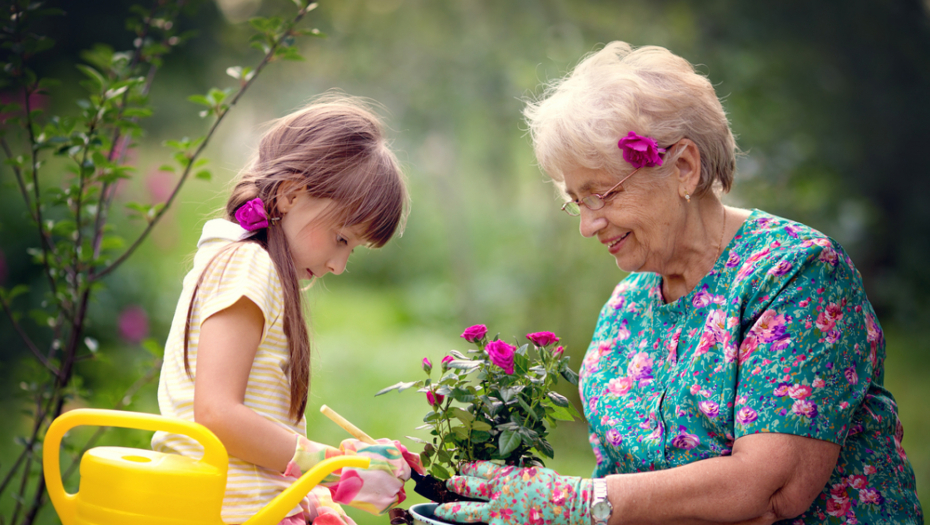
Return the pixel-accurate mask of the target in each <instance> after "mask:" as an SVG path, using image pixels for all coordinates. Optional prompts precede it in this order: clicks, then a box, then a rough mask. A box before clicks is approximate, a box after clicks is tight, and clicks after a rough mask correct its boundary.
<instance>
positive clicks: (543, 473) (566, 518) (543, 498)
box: [435, 461, 591, 525]
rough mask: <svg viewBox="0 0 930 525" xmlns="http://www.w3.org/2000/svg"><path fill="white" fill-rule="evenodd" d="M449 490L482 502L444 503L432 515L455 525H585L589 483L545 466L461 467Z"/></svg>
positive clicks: (482, 463) (485, 463)
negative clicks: (526, 524)
mask: <svg viewBox="0 0 930 525" xmlns="http://www.w3.org/2000/svg"><path fill="white" fill-rule="evenodd" d="M447 486H448V488H449V489H450V490H452V491H454V492H457V493H459V494H461V495H463V496H467V497H469V498H478V499H487V500H489V501H488V502H487V503H480V502H467V503H465V502H459V503H446V504H445V505H440V506H439V507H437V508H436V510H435V514H436V516H438V517H440V518H442V519H444V520H448V521H456V522H460V523H475V522H484V523H488V524H490V525H503V524H509V523H529V524H542V523H555V522H557V523H566V524H569V525H589V524H590V517H589V515H590V511H589V509H588V501H590V493H591V480H589V479H581V478H578V477H569V476H559V475H558V474H557V473H556V472H555V471H553V470H550V469H547V468H536V467H530V468H517V467H509V466H500V465H496V464H494V463H491V462H489V461H479V462H477V463H470V464H467V465H465V466H463V467H462V470H461V475H459V476H455V477H453V478H452V479H450V480H449V481H448V482H447Z"/></svg>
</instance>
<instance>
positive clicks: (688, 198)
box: [685, 193, 691, 202]
mask: <svg viewBox="0 0 930 525" xmlns="http://www.w3.org/2000/svg"><path fill="white" fill-rule="evenodd" d="M685 200H686V201H688V202H691V194H690V193H685Z"/></svg>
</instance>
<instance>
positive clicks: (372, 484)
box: [284, 436, 423, 514]
mask: <svg viewBox="0 0 930 525" xmlns="http://www.w3.org/2000/svg"><path fill="white" fill-rule="evenodd" d="M345 454H350V455H360V456H366V457H369V458H371V465H370V466H369V467H368V468H367V469H356V468H344V469H342V470H341V471H340V472H339V473H338V474H336V473H333V474H330V475H329V476H327V477H326V478H325V479H323V481H322V482H321V483H320V484H321V485H323V486H325V487H327V488H329V490H330V491H331V492H332V499H333V501H336V502H337V503H343V504H346V505H349V506H352V507H355V508H358V509H361V510H364V511H366V512H370V513H372V514H381V513H383V512H385V511H386V510H388V509H390V508H391V507H393V506H395V505H397V504H398V503H400V502H402V501H404V499H406V497H407V495H406V493H405V492H404V482H405V481H407V480H408V479H410V472H411V470H416V471H417V472H420V473H422V472H423V467H421V466H420V458H419V456H417V455H416V454H411V453H409V452H407V449H406V448H404V446H403V445H401V444H400V443H399V442H397V441H391V440H389V439H379V440H378V442H377V444H374V445H369V444H367V443H363V442H361V441H359V440H357V439H347V440H345V441H343V442H342V443H341V444H340V445H339V448H338V449H337V448H334V447H330V446H328V445H324V444H322V443H316V442H314V441H310V440H309V439H307V438H305V437H303V436H298V438H297V447H296V450H295V452H294V458H293V459H292V460H291V462H290V463H289V464H288V468H287V470H286V471H285V473H284V474H285V475H286V476H291V477H299V476H300V474H301V473H302V472H306V471H308V470H310V469H311V468H313V467H314V466H315V465H316V464H317V463H319V462H320V461H323V460H324V459H327V458H331V457H334V456H341V455H345Z"/></svg>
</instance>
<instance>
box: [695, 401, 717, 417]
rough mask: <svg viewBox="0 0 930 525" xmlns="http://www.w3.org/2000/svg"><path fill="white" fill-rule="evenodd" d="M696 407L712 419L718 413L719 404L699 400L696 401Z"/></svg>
mask: <svg viewBox="0 0 930 525" xmlns="http://www.w3.org/2000/svg"><path fill="white" fill-rule="evenodd" d="M698 408H700V409H701V412H704V414H705V415H706V416H707V417H709V418H711V419H714V418H716V417H717V416H718V415H720V405H718V404H717V403H714V402H713V401H701V402H700V403H698Z"/></svg>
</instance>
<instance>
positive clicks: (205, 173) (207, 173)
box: [194, 170, 213, 181]
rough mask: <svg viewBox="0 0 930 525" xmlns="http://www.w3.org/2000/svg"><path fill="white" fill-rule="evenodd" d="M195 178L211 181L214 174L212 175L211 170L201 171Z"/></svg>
mask: <svg viewBox="0 0 930 525" xmlns="http://www.w3.org/2000/svg"><path fill="white" fill-rule="evenodd" d="M194 177H195V178H198V179H201V180H205V181H209V180H210V179H212V178H213V174H212V173H210V170H200V171H198V172H197V173H195V174H194Z"/></svg>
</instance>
